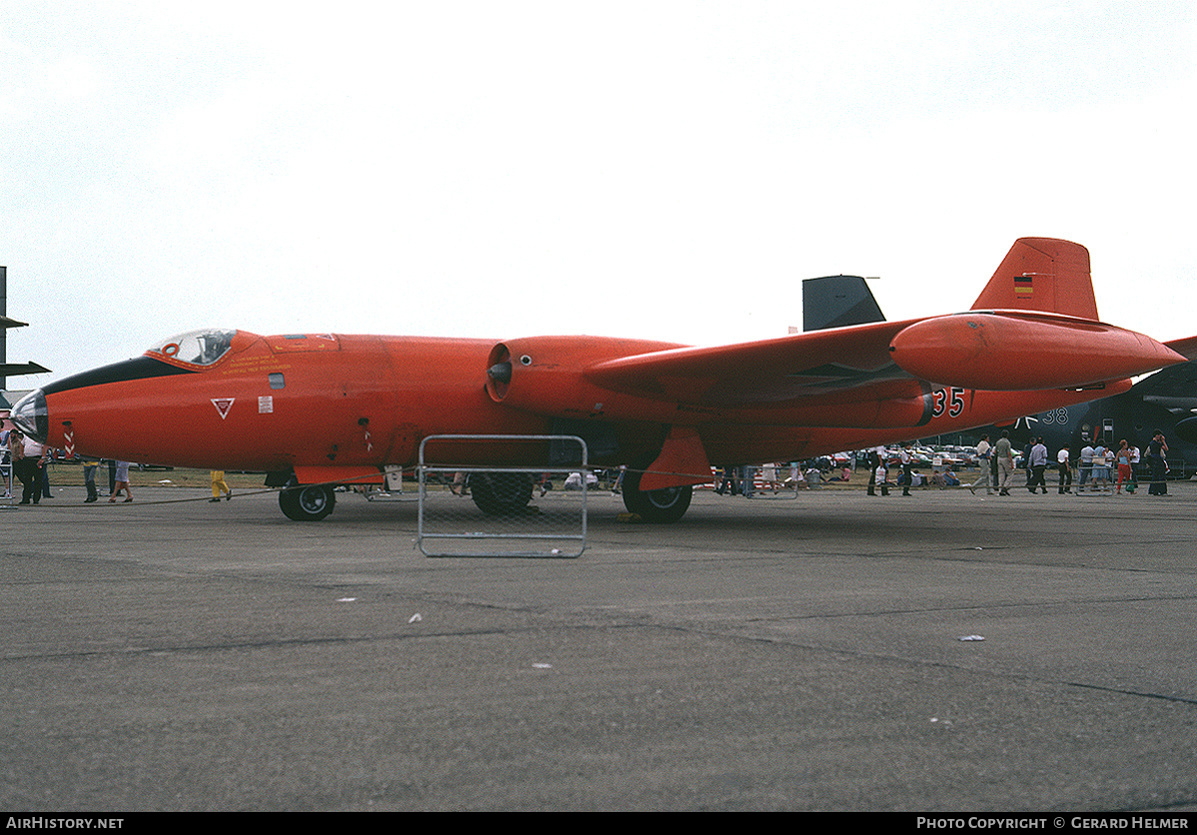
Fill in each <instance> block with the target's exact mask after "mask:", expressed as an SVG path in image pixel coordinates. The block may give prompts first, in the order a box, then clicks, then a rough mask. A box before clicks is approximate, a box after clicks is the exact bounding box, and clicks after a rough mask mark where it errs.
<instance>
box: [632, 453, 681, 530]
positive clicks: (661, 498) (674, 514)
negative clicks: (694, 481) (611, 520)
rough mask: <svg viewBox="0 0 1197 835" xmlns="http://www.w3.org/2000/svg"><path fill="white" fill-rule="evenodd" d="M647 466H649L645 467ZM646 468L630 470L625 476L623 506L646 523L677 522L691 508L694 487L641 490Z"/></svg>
mask: <svg viewBox="0 0 1197 835" xmlns="http://www.w3.org/2000/svg"><path fill="white" fill-rule="evenodd" d="M644 466H647V465H644ZM644 466H641V467H639V468H637V469H631V468H629V469H628V470H627V471H626V472H624V474H623V486H622V487H621V488H620V490H621V492H622V493H623V504H624V507H626V508H627V509H628V512H629V513H635V514H636V515H637V516H639V517H640V518H641V519H643V520H645V521H646V522H676V521H677V520H678V519H681V518H682V517H683V516H684V515H685V514H686V510H687V509H689V507H690V499H691V498H693V496H694V487H693V486H691V485H689V484H687V485H686V486H684V487H666V488H664V489H663V490H641V489H640V477H641V476H642V475H644V473H643V472H642V471H643V470H644Z"/></svg>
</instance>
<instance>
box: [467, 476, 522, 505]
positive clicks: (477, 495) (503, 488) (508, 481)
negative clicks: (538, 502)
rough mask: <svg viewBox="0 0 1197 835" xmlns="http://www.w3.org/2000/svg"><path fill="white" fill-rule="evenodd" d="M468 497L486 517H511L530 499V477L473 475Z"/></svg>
mask: <svg viewBox="0 0 1197 835" xmlns="http://www.w3.org/2000/svg"><path fill="white" fill-rule="evenodd" d="M470 496H471V497H472V498H473V499H474V504H476V505H477V506H478V509H479V510H481V511H482V512H483V513H485V514H486V515H487V516H512V515H514V514H516V513H520V512H522V511H523V509H524V508H525V507H527V505H528V502H529V501H531V499H532V476H531V475H529V474H527V473H487V472H481V473H473V474H471V475H470Z"/></svg>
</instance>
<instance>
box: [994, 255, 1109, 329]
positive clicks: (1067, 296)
mask: <svg viewBox="0 0 1197 835" xmlns="http://www.w3.org/2000/svg"><path fill="white" fill-rule="evenodd" d="M972 309H973V310H1043V311H1047V312H1049V313H1063V314H1064V315H1066V316H1079V317H1080V318H1082V319H1093V320H1096V319H1097V300H1096V299H1095V298H1094V297H1093V281H1092V279H1090V277H1089V250H1087V249H1085V248H1084V247H1083V246H1081V245H1080V244H1074V243H1072V242H1071V241H1061V240H1057V239H1056V238H1019V239H1018V240H1017V241H1015V242H1014V246H1012V247H1010V251H1009V252H1008V253H1006V257H1005V258H1004V259H1003V260H1002V263H1001V265H1000V266H998V268H997V272H995V273H994V274H993V278H991V279H989V283H988V284H986V285H985V289H984V290H982V291H981V295H980V296H978V297H977V301H976V302H974V303H973V307H972Z"/></svg>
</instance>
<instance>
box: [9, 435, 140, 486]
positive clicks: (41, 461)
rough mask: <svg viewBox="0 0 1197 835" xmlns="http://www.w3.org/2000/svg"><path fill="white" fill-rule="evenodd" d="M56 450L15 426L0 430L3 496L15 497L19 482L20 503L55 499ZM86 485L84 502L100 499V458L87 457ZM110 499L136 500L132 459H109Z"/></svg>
mask: <svg viewBox="0 0 1197 835" xmlns="http://www.w3.org/2000/svg"><path fill="white" fill-rule="evenodd" d="M51 452H52V450H51V449H50V448H49V447H47V446H44V445H43V444H39V443H38V442H37V441H35V440H34V439H33V438H30V437H29V436H27V435H26V434H25V433H24V432H22V431H21V430H20V429H18V428H16V427H15V426H14V427H12V428H7V429H2V430H0V453H2V455H0V470H3V475H4V493H3V498H5V499H12V498H15V493H14V491H15V490H16V484H17V483H18V482H19V483H20V485H21V499H20V502H19V504H39V503H40V502H41V500H42V499H52V498H54V494H53V493H51V492H50V469H49V467H48V466H47V465H48V464H49V463H50V460H51ZM81 460H82V463H83V485H84V487H85V488H86V489H87V498H86V499H84V500H83V501H84V504H89V503H91V502H95V501H99V498H100V494H99V490H97V488H96V470H97V469H99V466H100V464H101V460H100V459H99V458H83V459H81ZM107 463H108V472H109V475H108V501H109V502H115V501H116V500H117V496H118V495H120V494H121V493H124V494H125V498H124V501H126V502H131V501H133V491H132V490H131V489H130V488H129V462H128V461H108V462H107Z"/></svg>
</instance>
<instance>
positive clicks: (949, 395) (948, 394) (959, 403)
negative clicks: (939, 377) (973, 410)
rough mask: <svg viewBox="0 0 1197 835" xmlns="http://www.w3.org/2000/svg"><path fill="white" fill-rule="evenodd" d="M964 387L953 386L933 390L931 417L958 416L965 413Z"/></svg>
mask: <svg viewBox="0 0 1197 835" xmlns="http://www.w3.org/2000/svg"><path fill="white" fill-rule="evenodd" d="M964 391H965V390H964V389H962V388H956V387H955V386H952V387H951V388H947V389H936V390H935V391H933V392H931V398H932V401H931V417H943V416H944V414H945V413H947V416H948V417H950V418H958V417H960V416H961V415H962V414H964Z"/></svg>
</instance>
